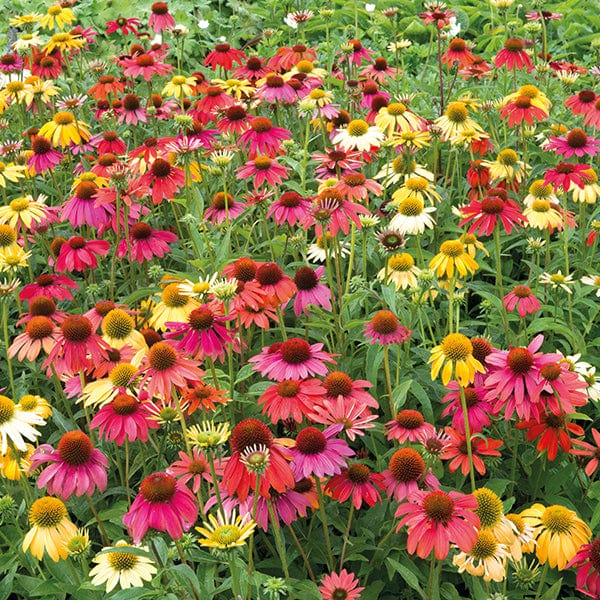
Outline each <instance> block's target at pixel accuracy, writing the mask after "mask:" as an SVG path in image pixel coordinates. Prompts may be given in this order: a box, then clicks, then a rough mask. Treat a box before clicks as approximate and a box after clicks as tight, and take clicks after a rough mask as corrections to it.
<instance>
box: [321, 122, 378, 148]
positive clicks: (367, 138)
mask: <svg viewBox="0 0 600 600" xmlns="http://www.w3.org/2000/svg"><path fill="white" fill-rule="evenodd" d="M384 140H385V134H384V132H383V131H382V130H381V129H380V128H379V127H376V126H371V125H369V124H368V123H367V122H366V121H363V120H362V119H354V120H353V121H350V123H348V126H347V127H346V128H344V129H340V130H339V131H338V133H337V134H336V135H335V137H334V138H333V140H332V142H333V143H334V144H339V145H340V147H341V148H342V149H343V150H345V151H348V150H361V151H363V152H367V151H369V150H370V149H371V148H372V147H373V146H375V147H379V146H381V144H383V141H384Z"/></svg>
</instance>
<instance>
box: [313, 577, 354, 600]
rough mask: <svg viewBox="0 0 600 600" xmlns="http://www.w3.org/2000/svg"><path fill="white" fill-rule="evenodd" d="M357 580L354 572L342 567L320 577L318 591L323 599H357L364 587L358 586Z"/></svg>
mask: <svg viewBox="0 0 600 600" xmlns="http://www.w3.org/2000/svg"><path fill="white" fill-rule="evenodd" d="M359 583H360V582H359V580H358V579H357V578H356V576H355V575H354V573H349V572H348V571H346V569H342V570H341V571H340V572H339V573H335V572H333V573H330V574H328V575H324V576H323V577H322V578H321V585H320V586H319V592H320V593H321V597H322V598H323V600H338V598H344V600H358V598H360V593H361V592H362V591H363V590H364V589H365V588H364V587H360V586H359V585H358V584H359Z"/></svg>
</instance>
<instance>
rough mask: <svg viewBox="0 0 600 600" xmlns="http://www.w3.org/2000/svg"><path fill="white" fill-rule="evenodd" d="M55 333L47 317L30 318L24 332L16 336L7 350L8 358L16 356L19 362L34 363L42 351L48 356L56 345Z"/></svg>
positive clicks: (55, 330)
mask: <svg viewBox="0 0 600 600" xmlns="http://www.w3.org/2000/svg"><path fill="white" fill-rule="evenodd" d="M56 333H57V328H56V326H55V325H54V323H53V322H52V321H51V320H50V319H49V318H48V317H43V316H36V317H32V318H31V320H30V321H29V322H28V323H27V327H26V328H25V332H24V333H22V334H21V335H18V336H17V337H16V338H15V339H14V340H13V343H12V344H11V345H10V347H9V348H8V356H9V358H14V357H15V356H16V357H17V360H19V361H23V360H25V359H27V360H28V361H34V360H35V359H36V358H37V357H38V356H39V355H40V352H41V351H42V350H43V351H44V352H45V353H46V354H48V353H49V352H50V351H51V350H52V348H53V347H54V345H55V344H56Z"/></svg>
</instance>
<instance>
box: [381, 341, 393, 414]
mask: <svg viewBox="0 0 600 600" xmlns="http://www.w3.org/2000/svg"><path fill="white" fill-rule="evenodd" d="M383 368H384V370H385V384H386V387H387V394H388V402H389V403H390V419H393V418H394V417H395V416H396V409H395V407H394V394H393V392H392V374H391V370H390V349H389V347H388V346H384V347H383Z"/></svg>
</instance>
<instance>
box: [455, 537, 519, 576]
mask: <svg viewBox="0 0 600 600" xmlns="http://www.w3.org/2000/svg"><path fill="white" fill-rule="evenodd" d="M508 554H509V553H508V548H507V546H506V544H501V543H500V542H498V540H497V539H496V537H495V536H494V534H493V533H492V532H491V531H489V530H487V529H484V530H481V531H479V532H478V534H477V540H476V541H475V543H474V544H473V547H472V548H471V550H470V551H469V552H459V553H458V554H456V555H455V556H454V557H453V558H452V564H453V565H454V566H456V567H458V572H459V573H463V572H464V571H466V572H467V573H469V574H470V575H475V576H476V577H483V580H484V581H503V580H504V578H505V577H506V559H507V558H508Z"/></svg>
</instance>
